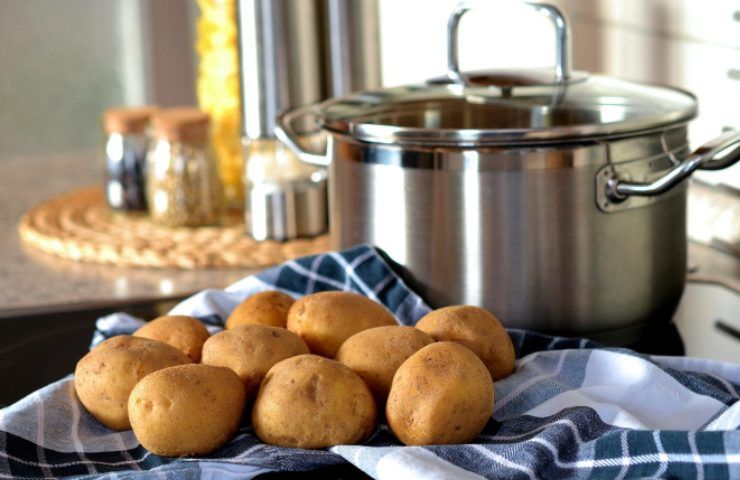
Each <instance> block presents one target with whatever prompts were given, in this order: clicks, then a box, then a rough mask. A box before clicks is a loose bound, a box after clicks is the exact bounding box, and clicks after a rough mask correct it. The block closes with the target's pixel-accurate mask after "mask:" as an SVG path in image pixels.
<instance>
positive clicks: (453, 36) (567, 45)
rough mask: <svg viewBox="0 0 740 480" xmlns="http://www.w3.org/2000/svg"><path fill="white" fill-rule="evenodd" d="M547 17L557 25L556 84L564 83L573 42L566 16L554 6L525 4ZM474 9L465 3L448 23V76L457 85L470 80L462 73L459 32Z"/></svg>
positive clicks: (457, 9)
mask: <svg viewBox="0 0 740 480" xmlns="http://www.w3.org/2000/svg"><path fill="white" fill-rule="evenodd" d="M523 3H524V4H526V5H529V6H530V7H532V8H534V9H535V10H537V11H538V12H540V13H541V14H543V15H545V16H547V17H548V18H549V19H550V20H552V23H553V24H554V25H555V34H556V46H555V48H556V50H555V82H556V83H563V82H566V81H568V79H570V77H571V67H570V58H571V41H570V27H569V25H568V21H567V19H566V17H565V14H564V13H563V12H562V11H560V9H559V8H557V7H556V6H554V5H550V4H548V3H539V2H523ZM473 8H474V5H473V2H470V1H463V2H460V3H459V4H458V6H457V7H456V8H455V10H454V11H453V12H452V14H451V15H450V18H449V20H448V21H447V76H448V77H449V78H450V79H451V80H452V81H453V82H455V83H457V84H460V85H463V86H466V85H468V80H467V78H466V77H465V74H463V73H462V72H461V71H460V57H459V49H458V43H459V42H458V30H459V27H460V19H461V18H462V16H463V15H465V14H466V13H467V12H469V11H470V10H472V9H473Z"/></svg>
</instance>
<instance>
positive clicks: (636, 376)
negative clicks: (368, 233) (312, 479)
mask: <svg viewBox="0 0 740 480" xmlns="http://www.w3.org/2000/svg"><path fill="white" fill-rule="evenodd" d="M275 288H277V289H279V290H282V291H284V292H286V293H289V294H290V295H293V296H294V297H299V296H301V295H305V294H307V293H311V292H317V291H322V290H350V291H355V292H359V293H361V294H363V295H366V296H368V297H369V298H372V299H373V300H376V301H379V302H381V303H382V304H384V305H385V306H386V307H387V308H388V309H389V310H391V311H392V312H393V313H394V314H395V315H396V318H397V319H398V321H399V322H400V323H402V324H406V325H413V324H414V323H415V322H416V321H417V320H418V319H419V318H420V317H421V316H423V315H424V314H425V313H427V312H428V311H429V307H428V306H427V305H426V304H425V303H424V302H423V301H422V299H421V298H420V297H419V296H418V295H416V294H415V293H414V292H413V291H411V290H410V289H409V288H408V287H407V286H406V285H405V284H404V282H403V281H402V280H401V278H400V277H398V276H397V275H396V274H395V273H394V271H393V270H392V269H391V268H390V267H389V265H388V264H387V263H386V261H385V260H384V258H383V256H382V255H381V254H380V253H379V252H378V251H377V250H375V249H374V248H371V247H365V246H362V247H357V248H354V249H351V250H347V251H344V252H339V253H327V254H323V255H316V256H310V257H305V258H302V259H299V260H294V261H290V262H287V263H285V264H283V265H281V266H279V267H275V268H273V269H270V270H267V271H265V272H264V273H262V274H260V275H256V276H252V277H248V278H245V279H244V280H241V281H239V282H237V283H236V284H234V285H232V286H230V287H228V288H226V289H225V290H207V291H204V292H201V293H199V294H197V295H195V296H193V297H191V298H189V299H187V300H185V301H184V302H182V303H181V304H179V305H178V306H177V307H175V309H174V310H173V311H172V313H174V314H187V315H193V316H195V317H198V318H200V319H201V320H202V321H203V322H205V323H206V324H207V325H208V326H209V329H210V330H211V331H212V332H215V331H218V330H220V329H221V327H222V325H223V323H224V320H225V318H226V317H227V316H228V313H229V312H230V311H231V310H232V309H233V308H234V307H235V306H236V305H237V304H238V303H239V302H240V301H241V300H243V299H244V298H246V297H248V296H249V295H252V294H254V293H256V292H258V291H262V290H266V289H275ZM142 323H143V321H142V320H140V319H136V318H133V317H131V316H128V315H125V314H114V315H110V316H107V317H104V318H101V319H100V320H98V322H97V327H98V330H97V331H96V333H95V336H94V339H93V343H94V344H96V343H99V342H100V341H102V340H104V339H105V338H109V337H111V336H114V335H119V334H127V333H131V332H133V331H134V330H135V329H136V328H138V327H139V326H140V325H141V324H142ZM509 333H510V335H511V337H512V340H513V341H514V345H515V347H516V352H517V359H518V360H517V366H516V371H515V372H514V374H512V375H511V376H510V377H508V378H506V379H504V380H501V381H498V382H496V385H495V389H496V402H495V407H494V411H493V416H492V418H491V420H490V421H489V422H488V425H487V426H486V428H485V430H484V431H483V432H482V433H481V434H480V435H479V436H478V438H477V439H476V441H475V442H474V443H471V444H467V445H440V446H429V447H405V446H402V445H401V444H400V443H399V442H398V441H397V440H396V439H395V437H394V436H393V434H392V432H391V431H390V429H389V428H388V426H387V425H386V424H384V423H381V424H380V425H379V426H378V427H377V429H376V431H375V432H374V434H373V435H372V437H371V438H370V439H369V440H368V441H367V442H366V443H364V444H362V445H339V446H336V447H333V448H329V449H326V450H300V449H290V448H281V447H274V446H270V445H265V444H263V443H261V442H260V441H259V439H258V438H257V437H256V436H255V435H254V432H253V430H252V428H251V426H250V425H249V422H245V424H244V425H243V426H242V427H241V428H240V430H239V431H238V434H237V435H236V436H235V437H234V438H233V439H232V440H231V441H230V442H229V443H228V444H227V445H225V446H224V447H222V448H221V449H219V450H218V451H216V452H215V453H213V454H211V455H209V456H207V457H202V458H165V457H159V456H156V455H153V454H151V453H149V452H147V451H146V450H145V449H144V448H143V447H141V446H140V445H139V444H138V442H137V441H136V438H135V437H134V435H133V433H132V432H131V431H127V432H114V431H111V430H109V429H107V428H105V427H103V426H102V425H101V424H99V423H98V422H97V421H96V420H95V419H94V418H93V417H92V416H90V415H89V414H88V413H87V411H85V409H84V408H83V407H82V406H81V405H80V404H79V403H78V401H77V400H76V398H75V394H74V387H73V382H72V378H71V376H69V377H67V378H64V379H62V380H60V381H58V382H56V383H54V384H52V385H49V386H47V387H45V388H43V389H41V390H39V391H37V392H35V393H33V394H31V395H29V396H28V397H26V398H24V399H23V400H21V401H19V402H17V403H16V404H14V405H11V406H9V407H7V408H5V409H3V410H0V478H11V477H12V478H24V477H26V478H30V477H33V478H36V477H48V478H54V477H63V476H70V475H74V476H82V477H85V476H103V477H105V478H121V479H128V478H148V477H154V478H173V479H174V478H178V479H179V478H201V477H205V478H253V477H255V476H259V475H261V474H263V473H265V472H271V471H276V470H278V471H293V472H301V471H307V470H312V469H316V468H321V467H327V466H331V465H338V464H341V463H344V462H349V463H351V464H353V465H355V466H356V467H358V468H359V469H361V470H363V471H364V472H365V473H366V474H368V475H370V476H372V477H375V478H380V479H389V480H390V479H393V480H397V479H429V478H433V479H448V478H449V479H480V478H515V479H516V478H522V479H531V478H557V479H562V478H591V477H601V478H636V477H640V478H644V477H661V478H665V477H670V478H708V479H723V478H740V429H738V427H740V401H738V399H739V398H740V395H739V392H740V365H735V364H729V363H722V362H716V361H711V360H701V359H694V358H684V357H650V356H645V355H641V354H638V353H635V352H633V351H630V350H626V349H615V348H600V347H599V346H598V345H596V344H594V343H592V342H590V341H588V340H581V339H566V338H555V337H548V336H544V335H538V334H533V333H531V332H525V331H521V330H515V329H511V330H509Z"/></svg>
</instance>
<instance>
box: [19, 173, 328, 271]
mask: <svg viewBox="0 0 740 480" xmlns="http://www.w3.org/2000/svg"><path fill="white" fill-rule="evenodd" d="M18 230H19V233H20V236H21V238H22V239H23V241H24V242H26V243H27V244H29V245H32V246H33V247H35V248H38V249H39V250H42V251H44V252H46V253H50V254H53V255H57V256H59V257H63V258H66V259H70V260H76V261H80V262H94V263H105V264H112V265H117V266H126V267H154V268H183V269H195V268H218V267H242V268H259V267H265V266H269V265H275V264H278V263H281V262H284V261H285V260H289V259H291V258H296V257H300V256H303V255H310V254H313V253H318V252H323V251H326V250H328V248H329V239H328V237H327V236H321V237H317V238H313V239H301V240H294V241H289V242H274V241H265V242H257V241H255V240H253V239H251V238H249V237H248V236H247V234H246V233H245V230H244V220H243V218H242V216H241V215H239V214H236V213H234V214H228V215H226V216H225V217H224V218H223V221H222V222H221V225H220V226H217V227H199V228H169V227H162V226H159V225H156V224H154V223H152V222H151V221H150V220H149V219H148V217H147V216H146V215H145V214H122V213H114V212H111V211H110V210H109V209H108V207H107V206H106V203H105V199H104V198H103V191H102V189H101V188H100V187H89V188H85V189H81V190H76V191H74V192H71V193H68V194H66V195H62V196H60V197H57V198H54V199H52V200H49V201H47V202H45V203H43V204H41V205H39V206H37V207H35V208H34V209H33V210H31V211H30V212H28V213H26V214H25V215H24V216H23V218H22V219H21V222H20V225H19V226H18Z"/></svg>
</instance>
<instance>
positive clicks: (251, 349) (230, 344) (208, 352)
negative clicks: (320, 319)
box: [203, 325, 309, 400]
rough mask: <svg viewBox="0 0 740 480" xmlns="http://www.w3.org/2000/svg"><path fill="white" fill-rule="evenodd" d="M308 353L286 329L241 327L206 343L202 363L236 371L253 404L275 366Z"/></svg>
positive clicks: (225, 331)
mask: <svg viewBox="0 0 740 480" xmlns="http://www.w3.org/2000/svg"><path fill="white" fill-rule="evenodd" d="M306 353H309V350H308V346H306V344H305V343H304V342H303V340H301V337H299V336H298V335H296V334H295V333H293V332H289V331H287V330H285V329H284V328H277V327H268V326H266V325H240V326H238V327H235V328H232V329H230V330H224V331H223V332H220V333H217V334H216V335H214V336H212V337H211V338H209V339H208V340H207V341H206V343H205V345H203V363H204V364H206V365H214V366H217V367H227V368H230V369H231V370H233V371H234V372H235V373H236V374H237V375H238V376H239V378H240V379H241V380H242V382H244V387H245V391H246V394H247V400H251V399H253V398H254V397H255V395H257V389H259V386H260V382H261V381H262V379H263V378H264V376H265V374H266V373H267V371H268V370H270V368H272V366H273V365H275V364H276V363H277V362H279V361H280V360H285V359H286V358H290V357H294V356H296V355H302V354H306Z"/></svg>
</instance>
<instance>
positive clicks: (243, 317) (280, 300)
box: [226, 290, 295, 329]
mask: <svg viewBox="0 0 740 480" xmlns="http://www.w3.org/2000/svg"><path fill="white" fill-rule="evenodd" d="M294 302H295V300H293V297H291V296H290V295H287V294H285V293H283V292H278V291H275V290H270V291H266V292H260V293H257V294H254V295H252V296H251V297H249V298H247V299H246V300H244V301H243V302H242V303H240V304H239V305H237V306H236V308H235V309H234V310H233V311H232V312H231V314H230V315H229V318H227V319H226V328H227V329H229V328H234V327H238V326H239V325H269V326H271V327H282V328H285V324H286V323H287V321H288V310H290V307H291V305H293V303H294Z"/></svg>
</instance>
